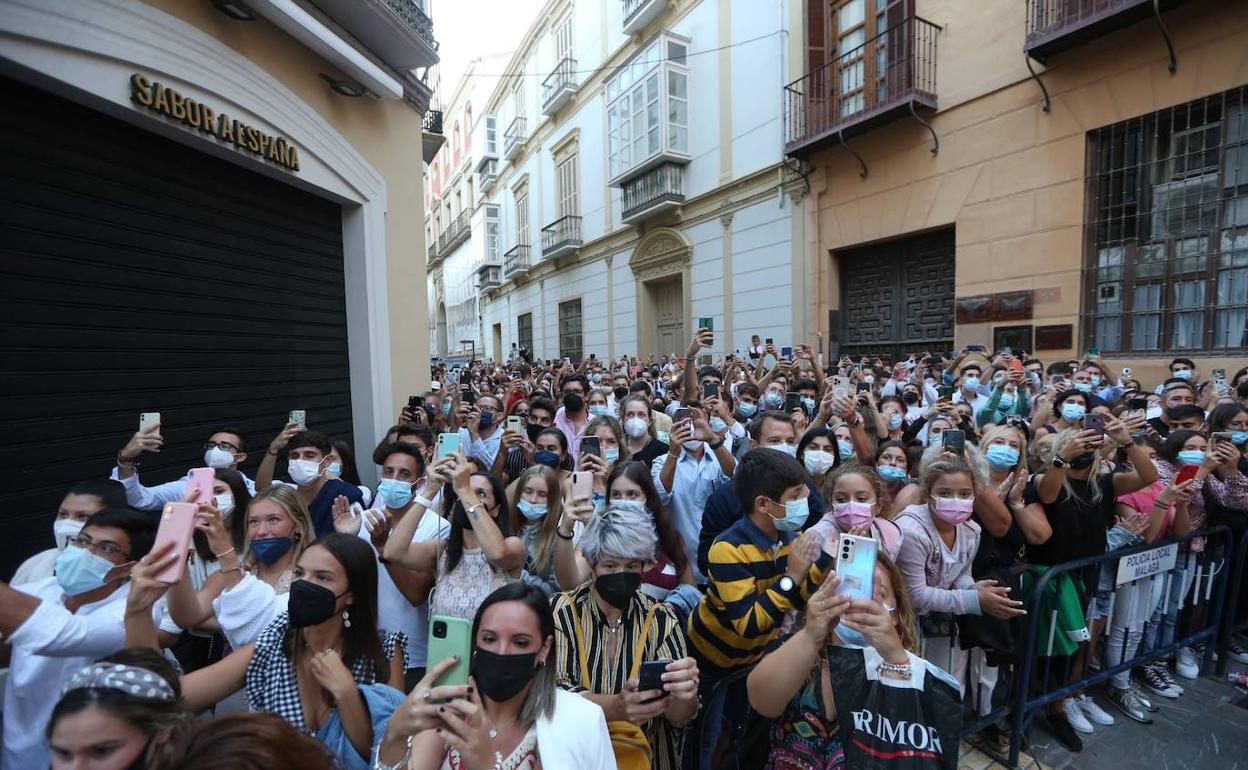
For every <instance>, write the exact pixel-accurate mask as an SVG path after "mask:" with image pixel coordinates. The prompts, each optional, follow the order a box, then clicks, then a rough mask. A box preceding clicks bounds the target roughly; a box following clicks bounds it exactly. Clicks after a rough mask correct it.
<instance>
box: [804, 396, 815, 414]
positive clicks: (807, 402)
mask: <svg viewBox="0 0 1248 770" xmlns="http://www.w3.org/2000/svg"><path fill="white" fill-rule="evenodd" d="M802 406H803V407H805V409H806V411H807V412H808V413H810V414H814V411H815V400H814V399H813V398H803V399H802Z"/></svg>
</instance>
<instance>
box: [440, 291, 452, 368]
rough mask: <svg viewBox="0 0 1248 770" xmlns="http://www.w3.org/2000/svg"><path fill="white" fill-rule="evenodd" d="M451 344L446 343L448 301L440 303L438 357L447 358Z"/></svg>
mask: <svg viewBox="0 0 1248 770" xmlns="http://www.w3.org/2000/svg"><path fill="white" fill-rule="evenodd" d="M448 350H450V346H448V345H447V344H446V303H445V302H439V303H438V357H439V358H446V352H447V351H448Z"/></svg>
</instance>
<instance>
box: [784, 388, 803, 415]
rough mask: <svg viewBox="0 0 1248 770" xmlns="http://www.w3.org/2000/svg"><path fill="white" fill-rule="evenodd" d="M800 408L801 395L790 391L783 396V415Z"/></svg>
mask: <svg viewBox="0 0 1248 770" xmlns="http://www.w3.org/2000/svg"><path fill="white" fill-rule="evenodd" d="M801 408H802V395H801V394H800V393H793V392H792V391H790V392H788V393H785V394H784V413H785V414H792V413H793V412H795V411H797V410H798V409H801Z"/></svg>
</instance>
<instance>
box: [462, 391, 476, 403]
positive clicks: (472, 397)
mask: <svg viewBox="0 0 1248 770" xmlns="http://www.w3.org/2000/svg"><path fill="white" fill-rule="evenodd" d="M459 400H460V401H463V402H464V403H465V404H475V403H477V394H476V393H473V392H472V388H460V389H459Z"/></svg>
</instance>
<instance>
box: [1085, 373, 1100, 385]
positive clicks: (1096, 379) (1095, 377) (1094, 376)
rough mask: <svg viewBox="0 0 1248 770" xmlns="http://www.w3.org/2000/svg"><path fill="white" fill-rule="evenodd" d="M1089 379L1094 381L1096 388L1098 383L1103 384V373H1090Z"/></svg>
mask: <svg viewBox="0 0 1248 770" xmlns="http://www.w3.org/2000/svg"><path fill="white" fill-rule="evenodd" d="M1088 380H1089V381H1090V382H1091V383H1092V387H1094V388H1095V387H1096V386H1097V385H1100V384H1101V375H1099V374H1089V375H1088Z"/></svg>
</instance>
